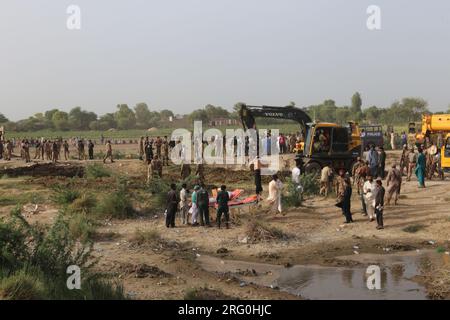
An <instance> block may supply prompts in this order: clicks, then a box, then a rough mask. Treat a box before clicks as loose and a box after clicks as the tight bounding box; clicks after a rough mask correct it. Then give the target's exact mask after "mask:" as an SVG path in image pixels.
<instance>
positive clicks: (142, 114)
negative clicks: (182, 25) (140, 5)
mask: <svg viewBox="0 0 450 320" xmlns="http://www.w3.org/2000/svg"><path fill="white" fill-rule="evenodd" d="M241 105H242V102H239V103H236V104H235V105H234V107H233V109H232V110H230V111H229V110H227V109H226V108H223V107H220V106H214V105H211V104H208V105H206V106H205V107H203V108H199V109H196V110H194V111H192V112H191V113H189V114H186V115H183V116H182V117H183V118H185V119H188V120H189V121H190V122H192V121H195V120H197V121H203V122H204V123H207V122H209V121H211V120H214V119H216V118H228V119H229V118H235V119H236V118H238V110H239V109H240V107H241ZM290 105H291V106H295V103H294V102H291V103H290ZM362 105H363V101H362V98H361V95H360V94H359V93H358V92H356V93H355V94H354V95H353V96H352V98H351V103H350V105H348V106H337V105H336V102H335V101H334V100H331V99H328V100H325V101H324V102H323V103H321V104H317V105H312V106H308V107H306V108H305V109H304V110H305V111H306V112H307V113H308V114H309V115H310V117H311V118H312V119H314V120H316V121H324V122H336V123H340V124H345V123H346V122H347V121H349V120H353V121H357V122H359V123H368V124H384V125H405V124H407V123H408V122H417V121H420V120H421V116H422V114H424V113H431V112H430V110H429V108H428V103H427V101H425V100H424V99H422V98H414V97H408V98H403V99H402V100H400V101H395V102H394V103H392V104H391V106H389V107H387V108H381V107H377V106H370V107H366V108H363V107H362ZM445 112H447V113H450V106H449V107H448V110H446V111H445ZM437 113H444V111H441V112H437ZM174 117H175V114H174V113H173V112H172V111H171V110H167V109H165V110H161V111H151V110H150V108H149V107H148V105H147V104H146V103H138V104H136V106H134V108H130V107H129V106H128V105H127V104H119V105H117V107H116V110H115V112H112V113H107V114H104V115H102V116H98V115H97V114H96V113H94V112H90V111H86V110H83V109H82V108H81V107H75V108H73V109H72V110H70V111H69V112H65V111H62V110H59V109H51V110H48V111H45V112H44V113H37V114H35V115H33V116H31V117H29V118H27V119H23V120H19V121H16V122H13V121H9V120H8V119H7V118H6V117H5V116H4V115H3V114H1V113H0V125H2V126H4V127H5V129H6V130H8V131H16V132H23V131H37V130H57V131H69V130H77V131H84V130H96V131H106V130H109V129H120V130H128V129H148V128H152V127H156V128H162V127H167V126H170V125H171V123H170V121H169V119H170V118H172V119H173V118H174ZM263 122H264V123H270V120H267V119H265V121H263ZM274 122H276V121H274Z"/></svg>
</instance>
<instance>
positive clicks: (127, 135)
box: [6, 123, 299, 140]
mask: <svg viewBox="0 0 450 320" xmlns="http://www.w3.org/2000/svg"><path fill="white" fill-rule="evenodd" d="M214 128H215V129H219V130H221V131H222V132H223V133H224V134H225V130H226V129H238V128H241V127H239V126H221V127H214ZM258 128H259V129H265V128H268V129H279V130H280V133H281V132H282V133H291V132H296V131H298V130H299V126H298V125H296V124H294V123H293V124H281V125H280V124H273V125H261V126H259V127H258ZM175 129H177V128H175V127H173V128H159V129H157V130H154V131H147V130H115V131H55V130H40V131H33V132H6V138H7V139H11V138H16V139H24V138H28V139H31V138H41V137H45V138H50V139H53V138H59V137H62V138H64V139H66V138H74V137H83V138H85V139H95V140H99V139H100V138H101V136H102V135H103V136H104V137H105V139H108V138H110V139H139V138H140V137H141V136H144V137H145V136H152V137H156V136H166V135H167V136H170V135H171V134H172V132H173V131H174V130H175ZM186 129H187V130H189V131H191V132H193V126H192V127H189V128H186ZM207 129H209V127H206V126H205V127H203V131H205V130H207Z"/></svg>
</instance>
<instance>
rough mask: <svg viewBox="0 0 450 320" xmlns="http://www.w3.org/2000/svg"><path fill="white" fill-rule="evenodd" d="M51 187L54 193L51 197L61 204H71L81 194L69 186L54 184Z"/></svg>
mask: <svg viewBox="0 0 450 320" xmlns="http://www.w3.org/2000/svg"><path fill="white" fill-rule="evenodd" d="M52 189H53V191H54V194H53V195H52V197H51V199H52V200H53V201H54V202H55V203H57V204H59V205H62V206H66V205H69V204H71V203H72V202H74V201H75V200H76V199H78V198H79V197H80V196H81V192H80V191H78V190H75V189H72V188H71V187H70V186H62V185H55V186H53V188H52Z"/></svg>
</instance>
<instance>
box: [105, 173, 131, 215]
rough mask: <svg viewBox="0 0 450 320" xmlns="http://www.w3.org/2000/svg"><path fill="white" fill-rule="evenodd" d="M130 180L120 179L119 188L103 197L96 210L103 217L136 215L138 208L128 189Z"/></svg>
mask: <svg viewBox="0 0 450 320" xmlns="http://www.w3.org/2000/svg"><path fill="white" fill-rule="evenodd" d="M127 184H128V182H127V181H126V180H124V179H120V180H119V182H118V184H117V189H116V190H115V191H114V192H112V193H108V194H107V195H106V196H104V197H103V199H101V201H100V202H99V204H98V205H97V207H96V212H97V214H98V215H100V216H102V217H110V218H116V219H127V218H131V217H134V216H135V215H136V210H134V208H133V204H132V202H131V194H130V193H129V192H128V190H127Z"/></svg>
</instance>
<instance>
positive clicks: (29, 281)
mask: <svg viewBox="0 0 450 320" xmlns="http://www.w3.org/2000/svg"><path fill="white" fill-rule="evenodd" d="M44 296H45V294H44V284H43V283H42V281H41V279H40V277H38V276H37V275H36V274H33V273H31V272H27V270H26V269H21V270H19V271H17V272H15V273H13V274H12V275H10V276H8V277H5V278H3V279H1V280H0V300H42V299H44Z"/></svg>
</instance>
